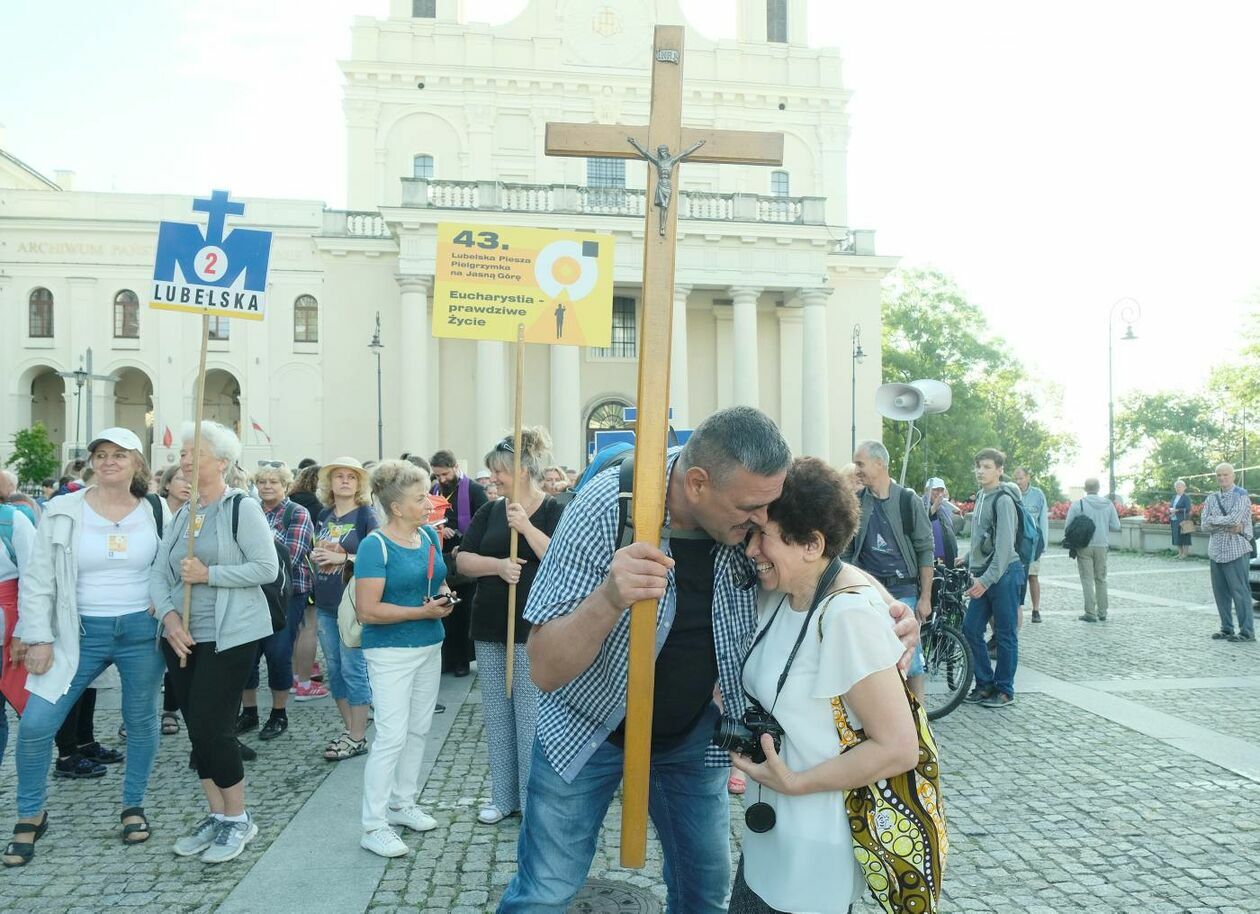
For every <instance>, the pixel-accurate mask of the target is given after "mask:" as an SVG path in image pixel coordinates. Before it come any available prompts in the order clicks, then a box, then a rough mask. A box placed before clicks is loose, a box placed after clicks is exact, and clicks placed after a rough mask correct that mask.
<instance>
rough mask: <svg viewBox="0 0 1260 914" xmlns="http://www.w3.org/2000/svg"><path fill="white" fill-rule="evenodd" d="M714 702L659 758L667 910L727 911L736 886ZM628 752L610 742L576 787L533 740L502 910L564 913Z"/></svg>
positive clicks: (654, 811) (655, 798)
mask: <svg viewBox="0 0 1260 914" xmlns="http://www.w3.org/2000/svg"><path fill="white" fill-rule="evenodd" d="M717 717H718V711H717V708H716V707H714V706H711V707H710V708H709V709H708V711H706V712H705V714H704V716H703V717H701V719H700V722H699V723H698V724H697V725H696V727H695V729H693V730H692V732H691V733H690V734H688V735H687V737H686V739H685V740H684V741H683V742H682V743H681V744H680V745H677V746H675V747H673V748H671V749H667V750H662V751H658V752H653V753H652V769H651V775H650V783H649V791H648V814H649V815H650V816H651V819H652V824H653V825H655V826H656V833H657V835H658V836H659V837H660V840H661V849H662V851H663V857H664V863H665V865H664V876H665V886H666V890H667V895H666V899H667V900H666V910H667V911H668V912H669V914H719V912H725V911H726V893H727V890H728V889H729V888H730V880H731V847H730V831H731V824H730V815H729V800H728V798H727V795H726V776H727V774H728V773H729V772H728V769H727V768H706V767H705V764H704V750H705V747H706V746H708V745H709V739H710V737H711V736H712V734H713V724H714V722H715V721H716V720H717ZM622 764H623V757H622V751H621V750H620V749H618V748H617V747H616V746H614V745H613V744H612V743H609V742H605V743H604V744H603V745H602V746H600V747H599V748H598V749H597V750H595V754H594V755H592V756H591V758H590V760H589V761H588V762H587V763H586V764H585V765H584V766H583V767H582V770H581V771H579V772H578V774H577V777H575V778H574V779H573V783H572V784H568V783H565V781H564V780H563V779H562V778H561V777H560V775H558V774H556V772H555V769H553V768H552V767H551V762H549V761H548V760H547V757H546V754H545V753H544V752H543V748H542V743H540V742H539V741H538V740H537V739H535V740H534V757H533V760H532V762H531V763H530V772H529V789H528V796H529V803H528V805H527V806H526V809H525V816H524V819H523V821H522V822H521V834H520V840H519V841H518V843H517V850H516V856H517V871H516V875H515V876H513V877H512V881H511V882H510V883H508V887H507V889H506V890H505V891H504V893H503V898H502V899H501V900H500V902H499V908H498V910H499V914H542V912H555V914H563V912H564V911H566V910H568V907H569V902H571V901H572V900H573V896H574V895H576V894H577V892H578V890H579V889H581V888H582V885H583V883H585V882H586V876H587V873H588V872H589V871H590V868H591V861H592V859H594V857H595V842H596V840H597V839H598V837H599V829H600V826H601V825H602V824H603V822H604V816H605V814H606V813H607V812H608V804H609V803H610V802H611V801H612V798H613V794H614V793H616V790H617V787H618V785H619V784H620V783H621V774H622Z"/></svg>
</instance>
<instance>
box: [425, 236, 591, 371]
mask: <svg viewBox="0 0 1260 914" xmlns="http://www.w3.org/2000/svg"><path fill="white" fill-rule="evenodd" d="M437 230H438V243H437V275H436V279H435V281H434V288H433V335H434V336H446V337H458V338H460V339H468V340H515V339H516V330H517V327H518V326H519V325H521V324H524V325H525V341H526V342H528V343H549V344H551V345H566V346H607V345H609V344H610V343H611V341H612V290H613V277H612V272H613V238H612V235H603V234H597V233H595V232H553V231H549V230H547V229H537V228H522V227H518V226H510V225H468V224H465V223H460V222H440V223H438V227H437Z"/></svg>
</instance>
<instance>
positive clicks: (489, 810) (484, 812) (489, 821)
mask: <svg viewBox="0 0 1260 914" xmlns="http://www.w3.org/2000/svg"><path fill="white" fill-rule="evenodd" d="M506 818H507V814H506V813H505V812H504V811H503V810H501V809H499V807H497V806H494V805H493V804H492V805H490V806H483V807H481V812H479V813H477V821H478V822H480V823H481V824H482V825H494V824H495V823H496V822H502V821H503V820H504V819H506Z"/></svg>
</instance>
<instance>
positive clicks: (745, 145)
mask: <svg viewBox="0 0 1260 914" xmlns="http://www.w3.org/2000/svg"><path fill="white" fill-rule="evenodd" d="M683 35H684V30H683V29H682V27H680V26H672V25H658V26H657V27H656V34H655V38H654V41H653V47H652V108H651V116H650V118H649V120H648V125H647V126H646V127H642V126H639V127H623V126H620V125H616V124H612V125H601V124H561V123H549V124H548V125H547V135H546V137H547V138H546V151H547V155H554V156H586V157H589V156H596V157H604V158H618V159H632V158H643V159H646V160H647V161H648V163H649V164H650V165H651V166H652V167H649V168H648V183H647V197H648V201H649V205H648V206H647V207H646V213H645V226H646V228H645V231H644V234H643V330H642V333H641V334H640V348H639V397H638V409H639V417H638V422H637V428H636V438H635V448H634V453H635V459H634V503H633V508H632V517H633V522H634V531H635V540H636V542H645V543H649V544H651V545H653V546H657V545H659V544H660V529H661V524H662V523H663V521H664V517H665V445H666V438H667V436H668V433H669V420H668V418H667V413H666V410H667V407H668V403H669V362H670V338H671V333H672V323H673V303H674V255H675V240H676V238H677V233H678V207H677V205H676V203H677V193H676V190H677V186H678V182H677V181H676V180H674V178H673V172H674V170H675V168H676V167H677V165H678V163H679V162H680V161H682V160H683V159H685V160H686V161H688V162H709V163H722V164H738V165H781V164H782V163H783V135H782V134H779V133H756V132H752V131H746V130H701V129H694V128H690V127H683V126H682V67H683ZM655 645H656V603H655V601H652V600H645V601H643V602H640V603H636V604H635V605H634V606H633V607H632V608H631V610H630V677H629V684H628V695H627V701H626V740H625V773H624V775H623V777H622V786H623V809H622V814H621V865H622V866H626V867H642V866H643V865H644V863H645V861H646V856H647V808H648V774H649V770H650V764H651V744H652V695H653V688H654V675H655V667H654V665H655Z"/></svg>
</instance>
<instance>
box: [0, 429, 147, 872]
mask: <svg viewBox="0 0 1260 914" xmlns="http://www.w3.org/2000/svg"><path fill="white" fill-rule="evenodd" d="M141 447H142V445H141V443H140V439H139V438H138V437H137V436H136V434H135V433H134V432H132V431H131V430H130V429H125V428H109V429H105V431H103V432H101V433H100V435H99V436H97V438H96V439H95V440H94V441H92V443H91V444H90V445H89V446H88V454H89V460H90V463H91V467H92V469H93V470H94V475H93V485H91V486H89V487H87V488H85V489H81V490H79V491H77V492H73V493H70V494H68V495H64V496H61V497H59V498H56V499H53V500H52V501H50V502H49V503H48V506H47V508H46V509H45V513H44V519H43V522H42V523H41V524H40V526H39V528H38V529H37V531H36V538H35V547H34V549H33V550H32V552H31V559H30V562H29V563H28V564H27V567H26V572H25V574H24V575H23V576H22V581H21V591H20V595H21V613H20V615H19V618H18V624H17V628H16V630H15V632H14V637H15V639H18V640H19V641H20V642H21V643H20V644H16V645H15V651H14V654H15V655H16V656H15V657H14V659H15V660H16V659H19V658H21V659H22V661H23V662H24V663H25V665H26V669H27V671H28V673H29V676H28V678H27V681H26V687H27V689H29V690H30V693H31V694H30V698H29V700H28V701H27V704H26V710H25V713H24V714H23V716H22V723H21V726H20V728H19V730H18V742H17V751H16V753H15V755H16V760H17V773H18V788H17V797H18V824H17V826H16V827H15V828H14V829H13V841H12V842H11V843H10V844H9V846H8V847H7V848H6V849H5V852H4V856H3V862H4V865H5V866H24V865H26V864H27V863H28V862H30V860H31V858H32V857H33V856H34V853H35V842H36V841H37V840H38V839H39V838H40V837H41V836H42V835H43V834H44V832H45V831H46V830H47V828H48V811H47V809H46V808H45V801H46V799H47V796H48V768H49V765H50V763H51V761H52V744H53V736H54V734H55V733H56V732H57V729H58V728H59V727H60V726H61V724H62V721H64V720H65V717H66V715H67V714H68V713H69V711H70V709H71V708H72V707H73V706H74V704H75V702H76V701H78V699H79V696H80V695H82V694H83V691H84V690H85V689H86V688H87V687H88V686H89V685H91V683H92V681H93V680H94V679H96V677H97V676H99V675H100V674H101V673H102V672H104V671H105V669H106V668H107V667H108V666H109V665H110V664H111V663H112V664H113V665H114V666H116V667H117V668H118V674H119V678H120V679H121V681H122V714H123V722H124V723H125V724H126V727H127V737H128V740H127V760H126V768H125V773H124V775H123V784H122V794H123V797H122V799H123V807H124V808H123V811H122V840H123V843H125V844H140V843H143V842H144V841H147V840H148V838H149V822H148V819H146V818H145V814H144V807H143V804H144V795H145V791H146V789H147V788H148V785H149V774H150V773H151V772H152V770H153V760H154V758H155V756H156V754H157V746H158V716H157V695H158V687H159V685H160V683H161V681H162V655H161V654H160V653H158V648H157V632H158V623H157V621H156V620H155V619H154V618H153V615H152V614H151V613H150V612H149V609H150V605H151V604H150V600H149V575H150V571H151V566H152V564H153V560H154V557H155V556H156V555H157V551H158V543H159V539H160V532H159V530H160V524H161V518H162V513H161V505H160V504H159V503H158V502H157V498H156V496H155V497H154V498H153V501H152V502H150V501H148V499H147V498H146V496H147V495H148V490H149V467H148V464H146V463H145V460H144V456H143V454H142V453H141Z"/></svg>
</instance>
